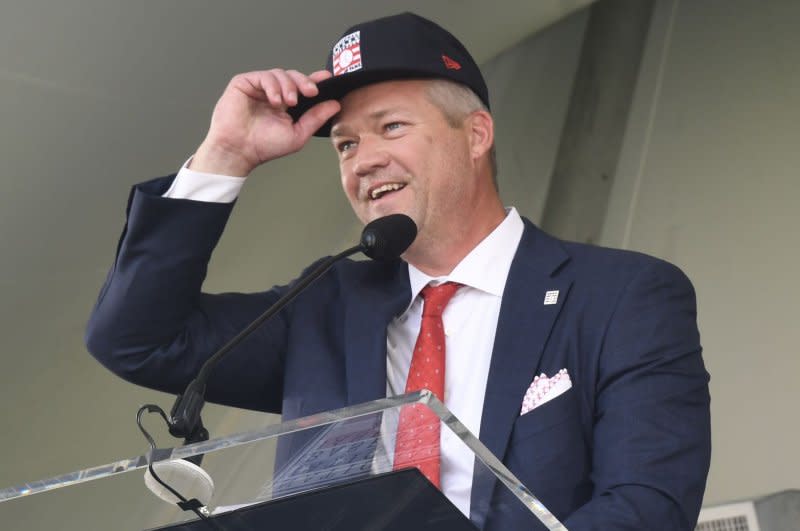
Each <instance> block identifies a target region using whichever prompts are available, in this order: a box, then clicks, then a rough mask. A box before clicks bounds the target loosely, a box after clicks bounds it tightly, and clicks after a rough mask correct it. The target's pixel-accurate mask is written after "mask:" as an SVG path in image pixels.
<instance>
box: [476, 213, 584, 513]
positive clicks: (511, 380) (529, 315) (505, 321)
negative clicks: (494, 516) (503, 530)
mask: <svg viewBox="0 0 800 531" xmlns="http://www.w3.org/2000/svg"><path fill="white" fill-rule="evenodd" d="M567 260H569V256H568V255H567V253H566V251H565V250H564V249H563V247H562V246H561V245H560V244H559V243H558V241H557V240H555V239H553V238H551V237H550V236H548V235H546V234H545V233H543V232H541V231H540V230H538V229H537V228H536V227H534V226H533V224H531V223H530V222H528V221H527V220H526V222H525V231H524V232H523V235H522V240H521V241H520V245H519V249H517V253H516V255H515V256H514V260H513V262H512V264H511V269H510V271H509V274H508V280H507V281H506V286H505V290H504V291H503V302H502V304H501V307H500V316H499V319H498V322H497V332H496V335H495V342H494V349H493V351H492V361H491V365H490V369H489V377H488V380H487V384H486V395H485V398H484V403H483V412H482V415H481V429H480V439H481V441H482V442H483V444H484V445H486V447H487V448H488V449H489V451H491V452H492V453H493V454H494V455H496V456H497V457H498V458H499V459H501V460H502V459H503V456H504V454H505V451H506V447H507V446H508V440H509V437H510V435H511V429H512V426H513V424H514V422H515V421H516V419H517V418H518V417H519V414H520V408H521V404H522V398H523V397H524V396H525V391H526V390H527V389H528V386H529V385H530V383H531V381H532V380H533V377H534V374H535V372H536V370H537V368H538V366H539V362H540V360H541V357H542V353H543V350H544V346H545V343H546V342H547V339H548V337H549V335H550V330H551V329H552V327H553V324H554V323H555V320H556V317H557V316H558V314H559V312H560V311H561V307H562V305H563V304H564V301H565V299H566V298H567V293H568V291H569V288H570V286H571V285H572V279H571V277H570V276H569V275H567V274H564V273H562V272H558V269H559V267H560V266H561V265H562V264H564V263H565V262H566V261H567ZM548 292H549V293H550V299H551V300H550V301H548V302H550V303H549V304H545V296H546V294H548ZM553 292H558V294H557V295H554V293H553ZM554 297H555V298H556V301H555V303H552V299H553V298H554ZM478 466H479V467H481V466H482V465H478ZM494 483H495V480H494V477H493V476H491V475H488V474H480V473H476V474H475V477H474V480H473V486H472V496H471V498H472V505H471V507H472V508H471V511H470V512H471V513H472V515H471V516H472V519H473V520H474V521H475V522H476V523H477V524H478V526H479V527H481V526H482V525H483V523H484V519H485V516H486V513H487V510H488V505H489V501H490V498H491V493H492V489H493V488H494Z"/></svg>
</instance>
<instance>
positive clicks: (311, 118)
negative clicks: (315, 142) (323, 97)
mask: <svg viewBox="0 0 800 531" xmlns="http://www.w3.org/2000/svg"><path fill="white" fill-rule="evenodd" d="M341 108H342V106H341V105H340V104H339V102H338V101H336V100H327V101H323V102H321V103H317V104H316V105H314V106H313V107H311V108H310V109H308V110H307V111H306V112H304V113H303V115H302V116H301V117H300V119H299V120H297V123H295V124H294V128H295V133H296V134H297V136H299V137H301V138H303V139H304V140H308V139H309V138H310V137H311V135H313V134H314V133H315V132H316V131H317V129H319V128H320V127H322V126H323V125H324V124H325V122H327V121H328V120H330V119H331V118H333V117H334V115H336V113H337V112H339V110H340V109H341Z"/></svg>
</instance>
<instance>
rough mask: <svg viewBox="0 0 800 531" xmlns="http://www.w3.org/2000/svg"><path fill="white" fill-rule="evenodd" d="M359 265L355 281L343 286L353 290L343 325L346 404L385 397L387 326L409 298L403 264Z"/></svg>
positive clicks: (405, 267) (349, 295) (347, 297)
mask: <svg viewBox="0 0 800 531" xmlns="http://www.w3.org/2000/svg"><path fill="white" fill-rule="evenodd" d="M359 266H360V267H359V268H357V272H356V275H357V276H356V278H353V279H348V281H344V282H343V283H342V285H344V286H352V287H353V288H352V291H351V293H348V294H347V295H345V300H346V301H347V302H346V304H345V324H344V326H345V331H344V338H345V339H344V341H345V358H346V360H347V362H346V367H347V369H346V370H347V403H348V404H349V405H353V404H360V403H362V402H368V401H370V400H376V399H378V398H385V397H386V327H387V325H388V324H389V322H390V321H391V320H392V318H394V317H395V316H396V315H398V314H400V313H401V312H402V311H403V310H405V309H406V307H407V306H408V304H409V302H410V299H411V289H410V287H409V282H408V267H407V265H406V264H405V262H400V261H399V260H398V261H396V262H394V263H392V264H389V265H386V264H381V263H378V262H364V263H362V264H359ZM354 269H356V268H354Z"/></svg>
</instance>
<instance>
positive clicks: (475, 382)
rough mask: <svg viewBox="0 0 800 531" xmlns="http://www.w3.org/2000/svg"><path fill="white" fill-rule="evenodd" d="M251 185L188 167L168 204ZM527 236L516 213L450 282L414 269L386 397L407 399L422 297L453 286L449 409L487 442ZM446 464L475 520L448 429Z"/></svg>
mask: <svg viewBox="0 0 800 531" xmlns="http://www.w3.org/2000/svg"><path fill="white" fill-rule="evenodd" d="M190 160H191V159H190ZM187 164H188V161H187ZM244 182H245V178H243V177H228V176H222V175H214V174H207V173H201V172H196V171H193V170H190V169H188V168H187V167H186V164H184V166H183V167H182V168H181V170H180V171H179V172H178V175H177V177H176V178H175V181H174V182H173V184H172V186H171V187H170V189H169V190H168V191H167V192H166V193H165V194H164V197H171V198H182V199H193V200H197V201H208V202H218V203H228V202H231V201H233V200H234V199H236V197H237V196H238V194H239V191H240V190H241V188H242V186H243V185H244ZM522 231H523V223H522V219H521V218H520V216H519V214H518V213H517V211H516V209H514V208H513V207H512V208H510V209H508V211H507V215H506V217H505V219H504V220H503V222H502V223H500V225H498V226H497V228H495V230H494V231H492V233H491V234H489V235H488V236H487V237H486V238H485V239H484V240H483V241H481V242H480V243H479V244H478V245H477V246H476V247H475V248H474V249H473V250H472V251H471V252H470V253H469V254H468V255H467V256H466V257H464V259H463V260H462V261H461V262H460V263H459V264H458V265H457V266H456V267H455V269H453V271H452V272H451V273H450V274H449V275H447V276H445V277H435V278H434V277H430V276H428V275H426V274H425V273H423V272H422V271H420V270H418V269H417V268H416V267H414V266H413V265H410V264H409V266H408V272H409V280H410V283H411V303H410V305H409V307H408V308H407V309H406V311H405V312H403V313H402V314H401V315H400V316H398V317H397V318H395V319H394V320H392V322H391V323H389V326H388V327H387V334H386V351H387V361H386V393H387V396H395V395H401V394H403V393H404V392H405V386H406V378H407V377H408V368H409V367H410V365H411V354H412V352H413V350H414V344H415V343H416V340H417V334H418V332H419V327H420V322H421V320H422V298H421V297H420V296H419V293H420V291H421V290H422V288H423V287H425V286H426V285H427V284H429V283H433V284H440V283H442V282H447V281H452V282H458V283H460V284H463V287H462V288H461V289H459V290H458V292H456V294H455V296H453V298H452V299H451V300H450V302H449V303H448V305H447V307H446V308H445V311H444V314H443V315H442V321H443V323H444V329H445V340H446V346H445V348H446V361H445V383H444V395H445V396H444V403H445V405H446V406H447V408H448V409H449V410H450V411H452V412H453V414H454V415H455V416H456V417H458V419H459V420H460V421H461V422H462V423H463V424H464V425H465V426H466V427H467V429H469V430H470V431H471V432H472V433H473V434H475V435H476V436H478V435H480V425H481V414H482V411H483V399H484V395H485V393H486V379H487V377H488V375H489V365H490V363H491V359H492V349H493V347H494V336H495V331H496V330H497V320H498V318H499V316H500V303H501V302H502V297H503V290H504V289H505V285H506V280H507V278H508V271H509V269H510V268H511V261H512V260H513V258H514V254H515V253H516V251H517V247H518V246H519V242H520V239H521V238H522ZM390 455H391V454H390ZM441 458H442V467H441V482H442V491H443V492H444V494H445V495H446V496H447V497H448V498H449V499H450V501H451V502H453V504H454V505H455V506H456V507H458V508H459V509H460V510H461V512H463V513H464V514H465V515H467V516H469V510H470V495H471V492H472V475H473V468H474V457H473V454H472V452H471V451H470V450H469V449H468V448H467V447H466V446H465V445H464V444H463V443H461V441H460V440H458V439H457V438H456V437H455V435H453V433H452V432H450V431H449V430H447V429H443V430H442V438H441Z"/></svg>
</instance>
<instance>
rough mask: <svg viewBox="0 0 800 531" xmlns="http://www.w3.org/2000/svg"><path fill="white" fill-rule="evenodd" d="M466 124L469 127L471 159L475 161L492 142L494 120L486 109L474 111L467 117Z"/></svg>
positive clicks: (486, 151)
mask: <svg viewBox="0 0 800 531" xmlns="http://www.w3.org/2000/svg"><path fill="white" fill-rule="evenodd" d="M466 125H467V127H468V128H469V134H470V136H469V138H470V151H471V153H472V159H473V160H476V161H477V160H478V159H480V158H481V157H482V156H483V155H485V154H486V153H488V152H489V150H490V149H491V148H492V145H493V144H494V120H492V115H491V114H489V113H488V112H486V111H474V112H472V113H471V114H470V115H469V116H468V117H467V123H466Z"/></svg>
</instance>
